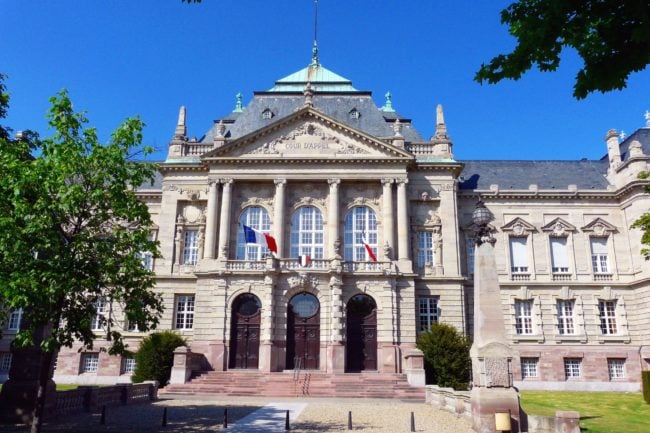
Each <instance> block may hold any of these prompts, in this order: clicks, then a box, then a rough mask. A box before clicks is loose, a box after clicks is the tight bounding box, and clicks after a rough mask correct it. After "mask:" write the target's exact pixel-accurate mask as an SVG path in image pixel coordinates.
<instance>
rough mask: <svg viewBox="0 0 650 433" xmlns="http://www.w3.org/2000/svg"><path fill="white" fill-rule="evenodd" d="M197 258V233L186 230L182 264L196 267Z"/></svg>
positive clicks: (196, 231)
mask: <svg viewBox="0 0 650 433" xmlns="http://www.w3.org/2000/svg"><path fill="white" fill-rule="evenodd" d="M198 258H199V231H198V230H186V231H185V234H184V238H183V264H186V265H196V262H197V261H198Z"/></svg>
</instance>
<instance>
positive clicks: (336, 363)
mask: <svg viewBox="0 0 650 433" xmlns="http://www.w3.org/2000/svg"><path fill="white" fill-rule="evenodd" d="M329 285H330V294H331V312H330V314H331V316H330V329H329V332H330V345H329V348H328V357H329V362H328V366H329V368H330V369H331V372H333V373H343V372H345V346H344V345H343V289H342V287H341V286H342V285H343V282H342V281H341V276H340V275H332V276H331V278H330V284H329Z"/></svg>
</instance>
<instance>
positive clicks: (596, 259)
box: [590, 238, 609, 274]
mask: <svg viewBox="0 0 650 433" xmlns="http://www.w3.org/2000/svg"><path fill="white" fill-rule="evenodd" d="M590 243H591V266H592V268H593V270H594V273H595V274H606V273H608V272H609V266H608V261H607V238H591V239H590Z"/></svg>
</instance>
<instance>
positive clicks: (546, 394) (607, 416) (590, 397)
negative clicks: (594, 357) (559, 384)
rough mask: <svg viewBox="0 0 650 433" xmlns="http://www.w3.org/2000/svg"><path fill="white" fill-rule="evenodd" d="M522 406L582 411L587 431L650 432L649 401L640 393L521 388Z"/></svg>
mask: <svg viewBox="0 0 650 433" xmlns="http://www.w3.org/2000/svg"><path fill="white" fill-rule="evenodd" d="M520 394H521V406H522V407H523V408H524V410H525V411H526V413H528V414H531V415H546V416H555V411H556V410H575V411H578V412H580V418H581V420H580V427H581V429H582V431H584V432H588V433H648V432H650V404H646V402H645V401H643V396H642V395H641V393H624V392H551V391H521V393H520Z"/></svg>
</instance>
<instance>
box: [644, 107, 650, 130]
mask: <svg viewBox="0 0 650 433" xmlns="http://www.w3.org/2000/svg"><path fill="white" fill-rule="evenodd" d="M643 117H645V126H646V128H650V111H648V110H645V115H644V116H643Z"/></svg>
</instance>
